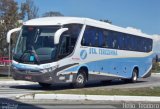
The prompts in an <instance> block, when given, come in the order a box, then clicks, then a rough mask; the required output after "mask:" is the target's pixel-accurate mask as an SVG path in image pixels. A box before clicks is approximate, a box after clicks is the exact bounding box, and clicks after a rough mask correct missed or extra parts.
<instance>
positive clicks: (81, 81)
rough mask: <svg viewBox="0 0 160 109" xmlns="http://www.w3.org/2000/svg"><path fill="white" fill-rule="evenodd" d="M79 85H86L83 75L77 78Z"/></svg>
mask: <svg viewBox="0 0 160 109" xmlns="http://www.w3.org/2000/svg"><path fill="white" fill-rule="evenodd" d="M77 83H78V84H83V83H84V76H83V75H81V74H80V75H78V77H77Z"/></svg>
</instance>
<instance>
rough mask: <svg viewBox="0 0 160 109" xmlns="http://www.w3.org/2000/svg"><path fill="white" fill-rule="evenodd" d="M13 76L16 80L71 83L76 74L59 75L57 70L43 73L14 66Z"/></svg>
mask: <svg viewBox="0 0 160 109" xmlns="http://www.w3.org/2000/svg"><path fill="white" fill-rule="evenodd" d="M11 74H12V77H13V79H15V80H26V81H32V82H41V83H50V84H53V83H66V82H67V83H69V82H73V78H74V77H75V74H73V73H71V74H63V75H57V72H56V70H54V71H52V72H47V73H41V72H35V71H34V72H33V71H27V70H18V69H14V68H12V73H11Z"/></svg>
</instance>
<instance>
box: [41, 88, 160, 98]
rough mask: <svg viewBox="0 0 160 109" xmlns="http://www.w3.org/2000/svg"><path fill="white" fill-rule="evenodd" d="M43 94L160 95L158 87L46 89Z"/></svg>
mask: <svg viewBox="0 0 160 109" xmlns="http://www.w3.org/2000/svg"><path fill="white" fill-rule="evenodd" d="M42 93H43V94H80V95H129V96H160V87H151V88H131V89H98V88H97V89H96V88H92V89H91V88H83V89H67V90H57V91H46V92H42Z"/></svg>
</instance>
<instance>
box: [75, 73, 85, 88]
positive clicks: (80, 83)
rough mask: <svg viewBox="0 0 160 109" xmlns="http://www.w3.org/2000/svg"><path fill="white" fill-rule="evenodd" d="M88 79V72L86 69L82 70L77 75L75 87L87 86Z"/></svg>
mask: <svg viewBox="0 0 160 109" xmlns="http://www.w3.org/2000/svg"><path fill="white" fill-rule="evenodd" d="M86 81H87V78H86V73H85V71H84V70H80V71H79V72H78V74H77V76H76V80H75V82H74V83H73V87H74V88H82V87H84V86H85V84H86Z"/></svg>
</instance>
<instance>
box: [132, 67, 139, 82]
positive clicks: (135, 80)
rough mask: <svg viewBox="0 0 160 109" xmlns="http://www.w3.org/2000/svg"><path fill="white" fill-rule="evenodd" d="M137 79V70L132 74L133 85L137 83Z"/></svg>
mask: <svg viewBox="0 0 160 109" xmlns="http://www.w3.org/2000/svg"><path fill="white" fill-rule="evenodd" d="M137 79H138V71H137V69H134V70H133V72H132V78H131V79H130V81H131V82H132V83H136V82H137Z"/></svg>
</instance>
